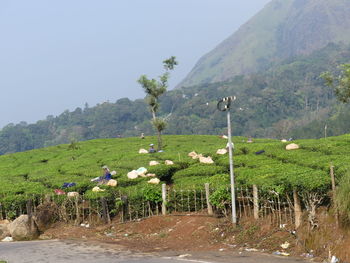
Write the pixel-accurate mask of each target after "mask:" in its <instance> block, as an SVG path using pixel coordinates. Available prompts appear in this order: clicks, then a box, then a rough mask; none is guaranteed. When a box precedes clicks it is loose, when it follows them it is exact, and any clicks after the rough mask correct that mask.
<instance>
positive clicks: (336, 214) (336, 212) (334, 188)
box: [329, 164, 339, 226]
mask: <svg viewBox="0 0 350 263" xmlns="http://www.w3.org/2000/svg"><path fill="white" fill-rule="evenodd" d="M329 170H330V175H331V180H332V194H333V196H332V199H333V200H332V202H333V207H334V209H335V211H334V212H335V223H336V225H337V226H339V214H338V208H337V204H336V197H337V192H336V191H337V190H336V187H335V176H334V166H333V164H331V165H330V169H329Z"/></svg>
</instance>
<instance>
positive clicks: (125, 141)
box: [0, 135, 350, 208]
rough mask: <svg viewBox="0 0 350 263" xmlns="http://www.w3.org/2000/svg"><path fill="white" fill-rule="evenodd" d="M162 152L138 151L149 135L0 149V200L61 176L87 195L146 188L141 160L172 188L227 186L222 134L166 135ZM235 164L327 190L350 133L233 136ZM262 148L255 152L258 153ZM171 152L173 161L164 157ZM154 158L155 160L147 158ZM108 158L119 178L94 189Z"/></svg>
mask: <svg viewBox="0 0 350 263" xmlns="http://www.w3.org/2000/svg"><path fill="white" fill-rule="evenodd" d="M163 139H164V152H160V153H154V154H139V153H138V152H139V149H140V148H144V149H148V145H149V144H150V143H154V142H155V141H156V138H155V137H147V138H146V139H140V138H116V139H98V140H91V141H85V142H79V143H72V144H70V145H59V146H54V147H48V148H43V149H38V150H32V151H28V152H21V153H15V154H9V155H2V156H0V203H1V204H2V206H3V207H5V208H6V207H8V208H9V207H11V206H12V207H13V206H17V205H19V204H21V203H22V204H23V202H25V200H27V199H28V197H32V196H39V195H40V196H44V195H46V194H54V189H59V188H61V187H62V185H63V184H64V183H67V182H68V183H69V182H74V183H76V185H75V186H73V187H71V188H69V191H78V192H79V193H80V194H84V195H85V198H99V197H100V196H104V195H109V194H111V193H113V192H116V191H119V192H125V193H128V194H134V195H141V194H143V193H145V192H147V189H150V188H156V189H159V188H160V185H156V186H154V185H150V184H148V183H147V181H148V180H149V179H150V178H144V177H139V178H137V179H134V180H131V179H128V178H127V173H128V172H129V171H131V170H136V169H137V168H139V167H145V168H147V169H148V172H149V173H155V174H156V175H157V177H158V178H159V179H160V180H161V181H163V182H166V183H167V184H170V185H172V187H173V188H175V189H193V188H203V184H204V183H210V184H211V185H212V187H220V186H227V185H228V184H229V183H230V180H229V162H228V154H226V155H217V154H216V151H217V150H218V149H219V148H224V147H225V146H226V142H227V141H226V140H224V139H222V138H220V137H218V136H207V135H191V136H190V135H184V136H164V137H163ZM233 141H234V144H235V145H234V167H235V176H236V184H237V185H243V186H251V185H252V184H257V185H258V186H259V187H260V188H261V189H264V188H266V189H267V188H268V189H274V190H276V191H279V192H284V191H291V190H292V189H294V188H298V189H301V190H307V191H323V192H326V191H328V189H329V188H330V177H329V166H330V163H332V164H333V165H334V166H335V173H336V176H337V178H338V179H339V177H341V176H342V175H343V174H344V173H345V172H346V171H347V170H348V169H349V168H350V155H349V152H350V135H343V136H338V137H329V138H327V139H319V140H298V141H294V143H297V144H298V145H299V146H300V149H298V150H292V151H286V150H285V146H286V144H287V143H282V142H281V141H279V140H270V139H256V140H254V142H253V143H247V138H244V137H234V139H233ZM262 150H264V152H263V153H261V154H256V153H257V152H259V151H262ZM191 151H195V152H197V153H201V154H203V155H204V156H211V157H212V158H213V160H214V164H201V163H200V162H199V161H198V159H196V160H194V159H192V158H190V157H189V156H188V153H189V152H191ZM165 160H172V161H173V162H174V165H165V164H164V161H165ZM150 161H158V162H159V163H160V164H159V165H157V166H149V162H150ZM103 165H107V166H108V167H109V168H110V170H111V171H112V170H115V171H117V175H115V176H113V179H116V180H117V181H118V186H117V187H115V188H113V187H109V186H101V188H105V189H106V191H105V192H97V193H96V192H92V191H91V189H92V188H93V187H94V186H96V183H95V182H91V181H90V180H91V179H92V178H95V177H97V176H100V175H102V169H101V167H102V166H103Z"/></svg>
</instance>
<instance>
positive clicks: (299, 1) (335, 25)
mask: <svg viewBox="0 0 350 263" xmlns="http://www.w3.org/2000/svg"><path fill="white" fill-rule="evenodd" d="M331 42H334V43H345V44H347V43H350V6H349V5H348V2H347V1H346V0H334V1H327V0H273V1H271V2H270V3H268V4H267V5H266V6H265V7H264V8H263V9H262V10H261V11H260V12H259V13H257V14H256V15H255V16H254V17H253V18H251V19H250V20H249V21H248V22H246V23H245V24H243V25H242V26H241V27H240V28H239V29H238V30H237V31H236V32H235V33H234V34H233V35H231V36H230V37H228V38H227V39H226V40H224V41H223V42H222V43H220V44H219V45H218V46H217V47H216V48H214V49H213V50H212V51H210V52H209V53H207V54H205V55H204V56H203V57H201V58H200V59H199V61H198V62H197V63H196V65H195V66H194V68H193V69H192V70H191V72H190V73H189V74H188V75H187V76H186V78H185V79H184V80H183V81H182V82H180V83H179V84H178V87H181V86H193V85H200V84H204V83H213V82H218V81H227V80H229V79H232V78H233V77H234V76H236V75H241V74H249V73H253V72H258V71H262V70H266V69H268V68H270V67H271V66H272V65H274V64H276V63H279V62H281V61H282V60H284V59H286V58H291V57H293V56H298V55H308V54H311V53H312V52H314V51H316V50H319V49H321V48H323V47H325V46H326V45H327V44H329V43H331Z"/></svg>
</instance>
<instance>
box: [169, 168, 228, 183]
mask: <svg viewBox="0 0 350 263" xmlns="http://www.w3.org/2000/svg"><path fill="white" fill-rule="evenodd" d="M225 171H227V170H226V168H225V167H222V166H213V165H210V164H209V165H205V164H195V165H192V166H190V167H188V168H186V169H183V170H181V171H178V172H176V173H175V174H174V176H173V179H174V180H176V179H178V178H181V177H191V176H212V175H215V174H218V173H223V172H225Z"/></svg>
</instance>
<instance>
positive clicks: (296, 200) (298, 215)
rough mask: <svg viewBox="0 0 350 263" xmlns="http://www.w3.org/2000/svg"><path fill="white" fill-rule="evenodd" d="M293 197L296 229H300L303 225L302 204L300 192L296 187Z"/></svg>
mask: <svg viewBox="0 0 350 263" xmlns="http://www.w3.org/2000/svg"><path fill="white" fill-rule="evenodd" d="M293 199H294V216H295V229H298V228H299V227H300V225H301V216H302V211H301V205H300V199H299V196H298V192H297V190H296V189H294V190H293Z"/></svg>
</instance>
